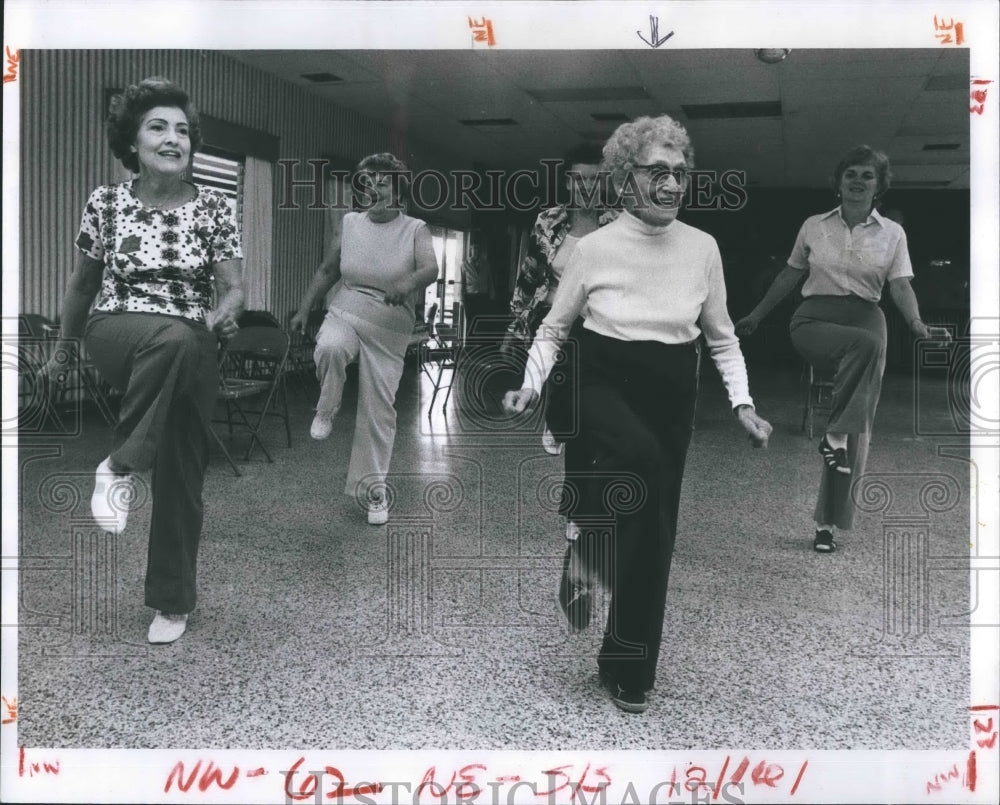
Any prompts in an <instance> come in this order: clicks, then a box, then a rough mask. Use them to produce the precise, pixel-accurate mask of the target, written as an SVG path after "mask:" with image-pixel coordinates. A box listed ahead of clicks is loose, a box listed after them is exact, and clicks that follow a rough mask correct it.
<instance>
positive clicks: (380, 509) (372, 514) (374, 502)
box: [368, 497, 389, 525]
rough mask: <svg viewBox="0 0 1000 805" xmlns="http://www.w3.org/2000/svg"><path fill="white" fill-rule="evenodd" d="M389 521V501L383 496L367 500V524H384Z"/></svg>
mask: <svg viewBox="0 0 1000 805" xmlns="http://www.w3.org/2000/svg"><path fill="white" fill-rule="evenodd" d="M388 522H389V502H388V501H387V500H386V499H385V498H384V497H379V498H372V499H371V500H369V501H368V525H385V524H386V523H388Z"/></svg>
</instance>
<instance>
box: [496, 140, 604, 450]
mask: <svg viewBox="0 0 1000 805" xmlns="http://www.w3.org/2000/svg"><path fill="white" fill-rule="evenodd" d="M602 159H603V156H602V153H601V147H600V146H598V145H593V144H591V143H581V144H580V145H577V146H574V147H573V148H571V149H570V150H569V151H567V152H566V156H565V157H563V163H562V164H563V172H564V177H565V184H566V189H567V190H568V191H569V201H568V203H566V204H560V205H559V206H557V207H551V208H549V209H547V210H543V211H542V212H541V213H539V215H538V218H536V219H535V225H534V227H533V228H532V230H531V237H530V238H529V239H528V248H527V251H526V252H525V255H524V257H523V258H522V260H521V265H520V266H519V267H518V270H517V278H516V280H515V283H514V295H513V297H512V298H511V300H510V312H511V313H512V314H513V315H514V319H513V321H511V323H510V326H509V327H508V328H507V333H506V335H505V336H504V343H503V351H504V353H506V354H508V355H510V354H513V353H518V352H519V353H521V357H522V358H523V357H524V356H526V355H527V352H528V350H529V349H530V347H531V342H532V341H534V339H535V333H536V332H537V331H538V325H539V324H541V322H542V319H544V318H545V316H546V314H547V313H548V312H549V310H550V309H551V308H552V300H553V299H555V296H556V289H557V288H558V287H559V278H560V277H561V276H562V272H563V269H564V268H565V267H566V265H567V263H569V259H570V257H572V256H573V252H574V251H576V244H577V243H579V241H580V238H582V237H583V236H584V235H587V234H590V233H591V232H593V231H594V230H596V229H597V228H598V227H600V226H603V225H604V224H606V223H609V222H610V221H613V220H614V219H615V218H616V217H617V215H618V213H617V211H615V210H611V209H608V208H607V207H606V206H605V201H606V199H605V192H604V191H605V188H604V187H603V185H602V183H601V177H600V168H601V160H602ZM579 325H580V322H578V323H577V328H576V329H574V331H573V333H571V336H570V337H571V338H573V339H574V340H575V336H576V335H577V334H578V328H579ZM563 375H564V377H563V382H562V383H561V384H560V385H559V386H558V387H556V386H549V387H548V389H547V394H546V397H547V405H546V413H547V420H548V421H547V424H546V428H545V432H544V433H543V435H542V444H543V446H544V447H545V449H546V451H548V452H549V453H552V454H555V455H558V454H559V453H560V452H561V451H562V445H561V444H559V443H558V441H557V439H558V440H562V438H563V436H562V433H563V432H564V431H566V430H572V427H573V425H572V423H571V422H569V421H568V419H569V417H570V409H571V408H572V400H570V399H568V397H567V396H566V395H568V394H569V393H570V391H571V386H572V379H571V377H570V376H569V374H568V373H567V372H563ZM562 392H565V393H562ZM553 432H555V433H556V434H558V436H554V435H553Z"/></svg>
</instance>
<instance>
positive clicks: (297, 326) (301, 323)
mask: <svg viewBox="0 0 1000 805" xmlns="http://www.w3.org/2000/svg"><path fill="white" fill-rule="evenodd" d="M308 318H309V311H308V310H300V311H298V312H297V313H296V314H295V315H294V316H292V319H291V321H289V322H288V331H289V332H291V333H304V332H305V331H306V319H308Z"/></svg>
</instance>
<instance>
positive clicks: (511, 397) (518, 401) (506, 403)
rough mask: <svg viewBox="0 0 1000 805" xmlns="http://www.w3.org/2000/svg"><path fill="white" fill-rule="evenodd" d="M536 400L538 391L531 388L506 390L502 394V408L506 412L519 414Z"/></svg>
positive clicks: (530, 406)
mask: <svg viewBox="0 0 1000 805" xmlns="http://www.w3.org/2000/svg"><path fill="white" fill-rule="evenodd" d="M537 402H538V392H537V391H535V390H534V389H532V388H523V389H517V390H513V389H512V390H511V391H508V392H507V393H506V394H504V395H503V410H504V411H506V412H507V413H508V414H521V413H524V412H525V411H527V410H528V409H529V408H532V407H533V406H534V405H535V403H537Z"/></svg>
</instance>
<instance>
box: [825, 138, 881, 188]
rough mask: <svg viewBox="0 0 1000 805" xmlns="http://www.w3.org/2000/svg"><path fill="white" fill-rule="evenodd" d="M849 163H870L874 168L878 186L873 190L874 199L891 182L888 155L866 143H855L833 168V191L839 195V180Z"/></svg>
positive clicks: (849, 165)
mask: <svg viewBox="0 0 1000 805" xmlns="http://www.w3.org/2000/svg"><path fill="white" fill-rule="evenodd" d="M851 165H871V166H872V167H873V168H874V169H875V177H876V179H877V180H878V187H877V188H876V190H875V199H876V200H878V199H879V198H881V197H882V196H883V195H884V194H885V191H886V190H888V189H889V187H890V185H891V184H892V171H891V170H890V169H889V157H887V156H886V155H885V154H884V153H883V152H881V151H876V150H875V149H874V148H872V147H870V146H867V145H856V146H854V148H852V149H851V150H850V151H848V152H847V153H846V154H844V156H843V158H842V159H841V160H840V162H838V163H837V167H836V168H834V170H833V176H832V177H831V178H832V181H833V192H834V193H836V194H837V197H838V198H839V197H840V180H841V179H843V178H844V171H845V170H847V169H848V168H849V167H851Z"/></svg>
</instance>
